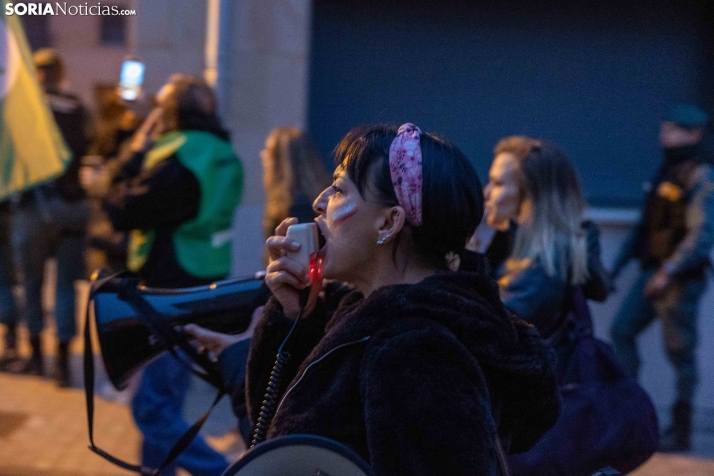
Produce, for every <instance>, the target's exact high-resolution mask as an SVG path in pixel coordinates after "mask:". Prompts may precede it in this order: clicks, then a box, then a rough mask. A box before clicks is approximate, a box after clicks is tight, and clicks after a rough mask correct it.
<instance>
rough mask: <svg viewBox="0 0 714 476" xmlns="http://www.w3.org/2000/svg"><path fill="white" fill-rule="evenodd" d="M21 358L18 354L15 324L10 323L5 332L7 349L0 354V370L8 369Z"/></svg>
mask: <svg viewBox="0 0 714 476" xmlns="http://www.w3.org/2000/svg"><path fill="white" fill-rule="evenodd" d="M19 359H20V357H19V355H18V354H17V333H16V330H15V326H14V325H8V326H7V331H6V332H5V349H4V350H3V353H2V355H0V372H2V371H4V370H7V369H8V367H10V366H11V365H12V364H14V363H15V362H17V361H18V360H19Z"/></svg>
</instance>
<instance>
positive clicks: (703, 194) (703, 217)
mask: <svg viewBox="0 0 714 476" xmlns="http://www.w3.org/2000/svg"><path fill="white" fill-rule="evenodd" d="M682 188H683V192H684V202H685V208H684V217H683V221H684V230H683V233H682V236H681V237H680V238H679V240H677V241H676V243H674V245H675V246H674V247H673V249H672V250H671V253H668V256H667V258H666V259H665V260H664V261H663V262H661V263H659V262H655V261H653V260H648V259H646V257H645V256H644V254H645V253H644V252H643V250H645V249H647V248H648V238H649V237H648V236H647V235H648V233H647V222H648V219H649V218H650V217H648V216H647V213H645V215H644V216H643V217H642V220H641V221H640V222H639V223H638V224H637V225H636V226H635V227H634V228H633V229H632V230H631V231H630V234H629V235H628V237H627V238H626V239H625V242H624V243H623V244H622V247H621V248H620V251H619V253H618V255H617V258H616V259H615V262H614V265H613V270H612V274H613V276H617V275H619V274H620V271H622V269H623V268H624V267H625V265H626V264H627V263H628V262H629V261H630V260H631V259H632V258H637V259H639V260H640V261H641V263H640V264H641V266H642V267H643V268H648V267H649V268H651V267H657V266H660V265H661V266H664V267H665V268H666V269H667V271H668V272H670V273H671V274H673V275H674V276H675V277H676V278H678V279H680V280H687V279H695V280H696V279H704V277H705V270H706V269H707V268H708V267H711V262H710V261H709V254H710V253H711V250H712V248H714V168H713V167H712V166H711V165H709V164H706V163H702V164H700V165H699V166H698V167H697V168H696V169H695V170H694V172H693V173H692V174H691V176H690V177H688V180H687V183H686V184H683V187H682ZM658 189H659V182H655V187H654V188H653V191H651V192H650V196H652V195H653V194H655V193H657V191H658ZM649 200H650V198H649V197H648V201H649ZM646 211H647V210H646Z"/></svg>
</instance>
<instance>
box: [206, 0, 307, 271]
mask: <svg viewBox="0 0 714 476" xmlns="http://www.w3.org/2000/svg"><path fill="white" fill-rule="evenodd" d="M224 3H229V4H230V9H229V10H230V11H229V14H230V18H231V21H230V25H231V27H232V28H231V29H230V32H229V34H228V38H227V43H228V48H227V55H226V56H227V58H228V59H227V61H226V65H225V66H226V70H224V74H225V75H226V76H225V81H226V84H225V85H224V87H225V89H226V99H227V103H226V104H224V106H226V109H224V111H225V117H226V124H227V125H228V127H229V129H230V130H231V133H232V134H233V144H234V145H235V148H236V150H237V151H238V153H239V154H240V156H241V158H242V159H243V162H244V164H245V165H246V188H245V193H244V198H243V203H242V204H241V206H240V207H239V209H238V212H237V215H236V240H235V247H234V273H235V274H236V275H244V274H249V273H252V272H254V271H256V270H258V269H261V268H262V250H263V245H264V242H265V238H264V237H263V236H262V214H263V204H264V201H265V196H264V193H263V188H262V176H263V170H262V165H261V162H260V151H261V149H262V148H263V145H264V143H265V139H266V137H267V136H268V134H269V133H270V131H271V130H272V129H273V128H275V127H279V126H294V127H300V128H305V127H306V115H307V81H308V65H309V57H310V19H311V2H310V1H309V0H235V1H230V2H224ZM219 67H220V66H219ZM219 75H220V72H219ZM219 80H220V79H219Z"/></svg>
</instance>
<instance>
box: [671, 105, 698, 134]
mask: <svg viewBox="0 0 714 476" xmlns="http://www.w3.org/2000/svg"><path fill="white" fill-rule="evenodd" d="M664 120H665V121H667V122H674V123H675V124H677V125H678V126H679V127H683V128H685V129H699V128H700V127H704V126H706V125H707V122H708V121H709V118H708V117H707V113H706V112H704V110H702V108H700V107H698V106H695V105H693V104H675V105H674V106H673V107H672V108H671V109H670V110H669V112H668V113H667V115H666V116H665V117H664Z"/></svg>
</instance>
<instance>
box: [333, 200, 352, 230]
mask: <svg viewBox="0 0 714 476" xmlns="http://www.w3.org/2000/svg"><path fill="white" fill-rule="evenodd" d="M355 213H357V205H355V204H354V203H352V202H349V203H345V204H344V205H342V206H341V207H339V208H338V209H337V210H335V211H334V212H332V221H333V222H334V223H335V225H338V224H340V223H342V222H343V221H345V220H347V219H348V218H350V217H351V216H353V215H354V214H355Z"/></svg>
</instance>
